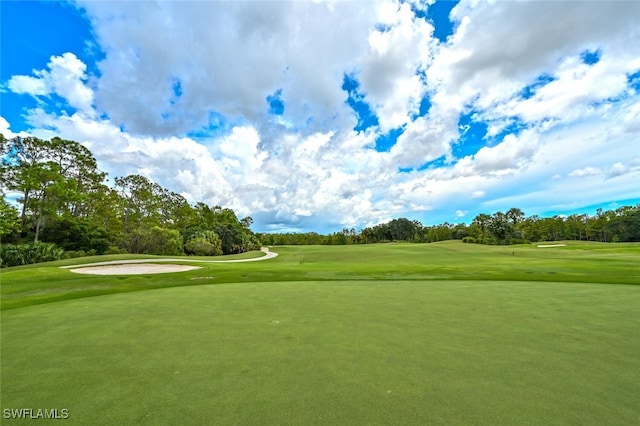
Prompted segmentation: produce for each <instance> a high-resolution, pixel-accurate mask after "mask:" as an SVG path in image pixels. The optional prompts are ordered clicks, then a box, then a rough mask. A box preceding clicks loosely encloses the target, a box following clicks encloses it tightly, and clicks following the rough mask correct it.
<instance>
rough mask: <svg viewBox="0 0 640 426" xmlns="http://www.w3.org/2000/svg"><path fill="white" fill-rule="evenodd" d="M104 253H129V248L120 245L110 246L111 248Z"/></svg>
mask: <svg viewBox="0 0 640 426" xmlns="http://www.w3.org/2000/svg"><path fill="white" fill-rule="evenodd" d="M104 254H127V250H125V249H122V248H120V247H118V246H109V248H108V249H106V250H105V252H104Z"/></svg>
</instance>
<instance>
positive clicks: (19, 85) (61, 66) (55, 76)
mask: <svg viewBox="0 0 640 426" xmlns="http://www.w3.org/2000/svg"><path fill="white" fill-rule="evenodd" d="M47 68H48V70H40V71H35V72H34V74H35V76H25V75H16V76H13V77H11V78H10V79H9V81H8V82H7V87H8V88H9V90H11V91H12V92H14V93H18V94H27V95H31V96H49V95H52V94H56V95H58V96H60V97H62V98H63V99H65V100H66V101H67V102H68V104H69V105H70V106H71V107H73V108H75V109H77V110H79V111H82V112H85V113H89V112H91V111H92V104H93V91H92V90H91V89H90V88H88V87H86V85H85V83H86V80H87V75H86V70H87V66H86V65H85V64H84V63H83V62H82V61H81V60H79V59H78V58H77V57H76V55H74V54H73V53H70V52H67V53H64V54H63V55H61V56H52V57H51V60H50V61H49V63H48V64H47Z"/></svg>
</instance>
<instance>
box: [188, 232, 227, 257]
mask: <svg viewBox="0 0 640 426" xmlns="http://www.w3.org/2000/svg"><path fill="white" fill-rule="evenodd" d="M184 252H185V253H186V254H187V255H195V256H219V255H221V254H222V241H221V240H220V237H219V236H218V234H216V233H215V232H213V231H198V232H196V233H194V234H192V236H191V237H190V238H189V240H188V241H187V242H186V243H185V245H184Z"/></svg>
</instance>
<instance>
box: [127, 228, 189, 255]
mask: <svg viewBox="0 0 640 426" xmlns="http://www.w3.org/2000/svg"><path fill="white" fill-rule="evenodd" d="M120 247H122V248H123V249H124V250H126V252H127V253H135V254H159V255H181V254H184V252H183V249H182V237H181V236H180V233H179V232H178V231H176V230H173V229H166V228H160V227H158V226H154V227H152V228H138V229H135V230H132V231H131V232H128V233H126V234H124V236H123V238H122V240H121V242H120Z"/></svg>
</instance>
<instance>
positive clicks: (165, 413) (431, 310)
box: [0, 242, 640, 425]
mask: <svg viewBox="0 0 640 426" xmlns="http://www.w3.org/2000/svg"><path fill="white" fill-rule="evenodd" d="M567 244H569V243H567ZM273 251H276V252H278V253H280V256H279V257H277V258H275V259H271V260H267V261H264V262H249V263H236V264H209V265H201V266H204V267H203V269H200V270H195V271H189V272H184V273H176V274H166V275H148V276H129V277H118V276H117V277H98V276H84V275H76V274H73V273H70V272H69V271H67V270H64V269H59V268H57V267H51V266H42V265H40V266H38V265H35V266H32V267H23V268H20V269H18V270H13V269H9V270H8V271H7V270H3V272H2V303H3V308H4V311H3V312H2V340H1V343H2V348H1V349H2V354H1V355H2V366H1V372H2V384H1V396H2V400H1V404H0V405H1V408H2V409H6V408H34V409H37V408H59V409H62V408H67V409H68V410H69V415H70V417H69V419H68V420H66V421H64V422H65V424H105V425H106V424H150V425H156V424H300V425H308V424H323V425H324V424H326V425H334V424H350V425H351V424H402V425H410V424H416V425H418V424H540V425H549V424H594V425H602V424H616V425H621V424H638V422H639V421H640V405H639V404H638V401H639V400H640V379H639V377H640V376H639V375H638V371H640V357H638V354H639V353H640V333H638V330H640V315H638V312H640V286H637V285H607V284H638V283H640V266H639V265H640V245H638V244H611V245H604V244H573V243H572V244H570V245H568V246H566V247H559V248H544V249H543V248H536V247H535V246H531V247H529V246H516V247H487V246H478V245H467V244H464V245H463V244H461V243H458V242H445V243H438V244H431V245H410V244H386V245H374V246H357V247H356V246H349V247H276V248H273ZM514 251H515V255H513V254H512V253H513V252H514ZM62 263H65V262H61V263H58V264H62ZM210 277H213V278H210ZM192 278H197V279H192ZM163 287H164V288H163ZM143 290H145V291H143ZM101 292H102V294H103V295H101V296H100V297H86V296H96V295H99V294H101ZM106 293H112V294H106ZM52 302H55V303H52ZM31 422H32V421H24V422H22V423H31ZM58 422H60V421H59V420H58ZM41 423H45V424H46V421H41ZM3 424H4V421H3ZM6 424H21V422H20V421H16V420H11V421H9V420H7V421H6Z"/></svg>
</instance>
